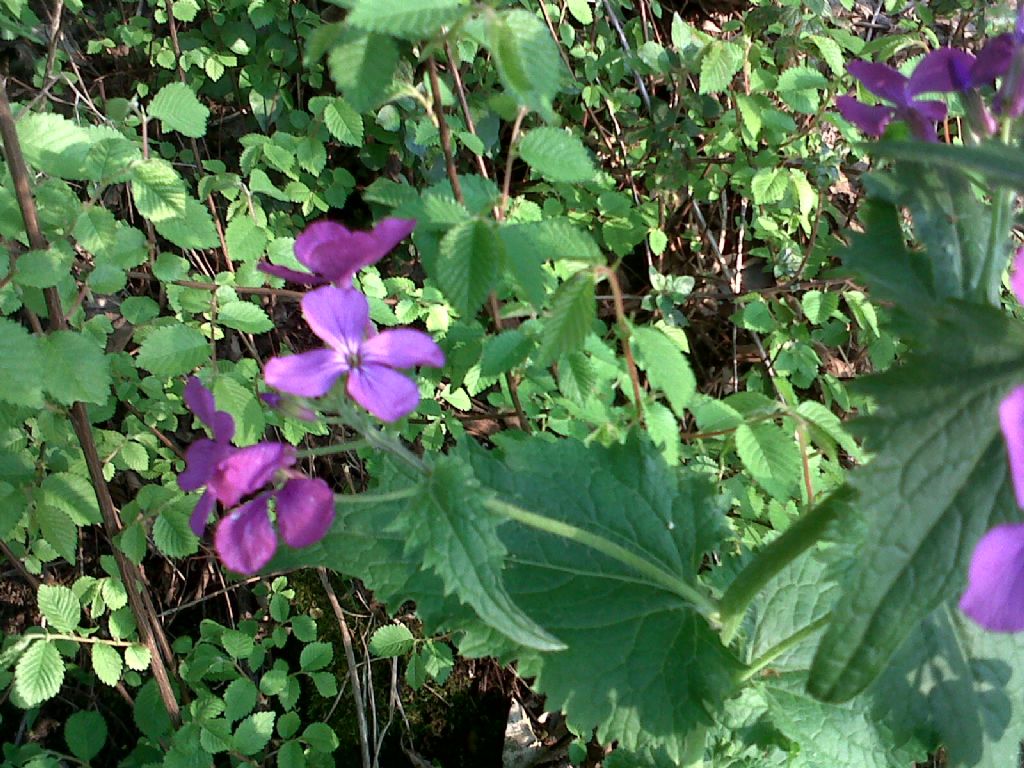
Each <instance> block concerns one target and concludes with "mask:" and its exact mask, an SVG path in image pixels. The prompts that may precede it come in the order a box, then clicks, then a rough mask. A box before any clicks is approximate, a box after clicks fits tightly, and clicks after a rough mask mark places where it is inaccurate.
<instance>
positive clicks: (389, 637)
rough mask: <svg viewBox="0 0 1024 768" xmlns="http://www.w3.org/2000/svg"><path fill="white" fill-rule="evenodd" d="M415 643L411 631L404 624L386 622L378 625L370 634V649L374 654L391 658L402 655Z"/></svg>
mask: <svg viewBox="0 0 1024 768" xmlns="http://www.w3.org/2000/svg"><path fill="white" fill-rule="evenodd" d="M415 644H416V641H415V639H414V638H413V636H412V632H410V631H409V628H408V627H407V626H405V624H388V625H386V626H383V627H378V628H377V629H376V630H375V631H374V633H373V635H371V636H370V651H371V652H372V653H373V655H374V656H380V657H382V658H385V659H392V658H394V657H396V656H404V655H405V654H407V653H409V651H411V650H412V649H413V646H414V645H415Z"/></svg>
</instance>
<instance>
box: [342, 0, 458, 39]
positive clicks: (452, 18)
mask: <svg viewBox="0 0 1024 768" xmlns="http://www.w3.org/2000/svg"><path fill="white" fill-rule="evenodd" d="M468 9H469V7H468V6H467V4H466V3H465V2H464V1H463V0H417V2H415V3H410V2H408V0H355V4H354V5H353V7H352V10H351V11H350V12H349V14H348V16H347V17H346V19H345V20H346V21H347V22H348V23H349V24H351V25H352V26H353V27H358V28H360V29H365V30H366V31H367V32H383V33H385V34H388V35H394V36H395V37H404V38H407V39H409V40H422V39H426V38H429V37H432V36H433V35H434V34H435V33H436V32H437V31H438V30H440V29H441V27H450V26H451V25H452V24H454V23H455V22H456V21H458V20H459V19H460V18H462V16H463V15H464V14H465V13H466V11H467V10H468Z"/></svg>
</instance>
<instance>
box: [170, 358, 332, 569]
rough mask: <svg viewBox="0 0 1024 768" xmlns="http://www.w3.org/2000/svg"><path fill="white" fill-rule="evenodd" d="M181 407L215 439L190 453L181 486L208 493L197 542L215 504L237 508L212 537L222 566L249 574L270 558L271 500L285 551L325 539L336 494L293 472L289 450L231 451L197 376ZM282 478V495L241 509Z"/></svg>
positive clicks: (224, 423)
mask: <svg viewBox="0 0 1024 768" xmlns="http://www.w3.org/2000/svg"><path fill="white" fill-rule="evenodd" d="M185 403H186V404H187V405H188V407H189V408H190V409H191V410H192V412H193V413H195V415H196V416H197V417H198V418H199V420H200V421H202V422H203V423H204V424H207V425H208V426H210V427H211V429H212V431H213V440H210V439H208V438H203V439H200V440H197V441H196V442H195V443H193V444H192V445H191V446H190V447H189V449H188V451H187V452H186V454H185V460H186V469H185V471H184V472H182V473H181V474H180V475H178V485H179V487H180V488H181V489H182V490H183V491H196V490H198V489H199V488H201V487H203V486H204V485H205V486H206V490H205V491H204V492H203V495H202V496H201V497H200V499H199V502H198V503H197V504H196V507H195V510H194V511H193V513H192V517H191V519H190V520H189V523H190V525H191V527H192V531H193V532H194V533H195V534H196V536H202V534H203V530H204V529H205V528H206V522H207V520H208V519H209V517H210V513H211V512H213V509H214V506H215V505H216V503H217V502H218V501H219V502H220V503H221V505H222V506H223V507H224V508H225V509H231V508H232V507H234V508H235V509H233V510H232V511H231V512H229V513H228V515H227V516H226V517H225V518H224V519H223V520H221V522H220V524H219V525H218V526H217V533H216V535H215V536H214V546H215V548H216V550H217V554H218V555H219V556H220V558H221V560H222V561H223V562H224V564H225V565H227V566H228V567H229V568H231V569H233V570H236V571H239V572H241V573H254V572H255V571H257V570H259V569H260V568H262V567H263V566H264V565H266V564H267V563H268V562H269V561H270V558H271V557H273V556H274V552H275V550H276V549H277V536H276V535H275V534H274V529H273V526H272V525H271V523H270V518H269V517H268V515H267V505H268V502H269V501H270V500H271V499H275V501H276V512H277V525H278V529H279V530H280V532H281V537H282V538H283V539H284V540H285V542H286V543H287V544H288V545H289V546H293V547H306V546H309V545H310V544H313V543H315V542H317V541H319V540H320V539H321V538H323V536H324V535H325V534H326V533H327V529H328V528H330V525H331V523H332V522H333V520H334V497H333V494H332V493H331V490H330V488H329V487H328V486H327V484H326V483H325V482H323V481H322V480H311V479H309V478H307V477H304V476H302V475H300V474H299V473H297V472H296V471H295V470H293V469H291V466H292V465H293V464H294V463H295V450H294V449H293V448H292V447H291V446H288V445H285V444H283V443H270V442H267V443H258V444H256V445H250V446H248V447H246V448H235V447H234V446H233V445H231V442H230V441H231V438H232V436H233V435H234V432H235V422H234V420H233V419H232V418H231V416H230V415H229V414H227V413H225V412H224V411H218V410H216V408H215V405H214V400H213V394H212V393H211V392H210V390H208V389H207V388H206V387H204V386H203V384H202V382H200V381H199V379H197V378H195V377H192V378H190V379H189V380H188V383H187V384H186V385H185ZM279 475H284V476H286V477H287V478H288V479H287V481H286V482H285V484H284V486H283V487H282V488H280V489H277V490H270V491H265V492H263V493H260V494H259V495H258V496H255V497H254V498H252V499H250V500H249V501H247V502H246V503H244V504H241V506H238V505H239V504H240V503H241V501H242V500H243V499H244V498H246V497H248V496H251V495H252V494H254V493H256V492H257V491H260V490H261V489H263V488H265V487H266V486H267V485H269V484H270V483H272V482H273V481H274V480H275V478H276V477H278V476H279ZM261 517H262V519H260V518H261ZM268 532H269V535H268Z"/></svg>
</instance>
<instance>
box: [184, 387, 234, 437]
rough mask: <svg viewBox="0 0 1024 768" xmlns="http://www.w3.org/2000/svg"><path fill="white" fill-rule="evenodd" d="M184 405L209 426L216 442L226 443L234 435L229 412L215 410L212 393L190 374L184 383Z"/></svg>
mask: <svg viewBox="0 0 1024 768" xmlns="http://www.w3.org/2000/svg"><path fill="white" fill-rule="evenodd" d="M185 405H187V406H188V408H189V410H190V411H192V413H194V414H195V415H196V416H198V417H199V420H200V421H201V422H203V423H204V424H206V425H207V426H208V427H210V429H211V430H212V431H213V436H214V437H215V438H216V439H217V442H219V443H227V442H230V440H231V438H232V437H234V436H235V420H234V419H233V418H231V415H230V414H228V413H225V412H224V411H218V410H217V407H216V405H215V404H214V401H213V393H212V392H210V390H208V389H207V388H206V387H204V386H203V382H201V381H200V380H199V379H197V378H196V377H195V376H190V377H189V380H188V383H187V384H185Z"/></svg>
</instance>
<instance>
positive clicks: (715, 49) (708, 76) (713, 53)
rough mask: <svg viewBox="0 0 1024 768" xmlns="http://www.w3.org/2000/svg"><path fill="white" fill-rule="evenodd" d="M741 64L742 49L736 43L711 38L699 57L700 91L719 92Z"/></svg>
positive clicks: (727, 85)
mask: <svg viewBox="0 0 1024 768" xmlns="http://www.w3.org/2000/svg"><path fill="white" fill-rule="evenodd" d="M742 66H743V49H742V48H741V47H740V46H739V45H737V44H736V43H730V42H727V41H725V40H713V41H711V42H710V43H709V44H708V45H707V46H706V47H705V48H704V52H703V55H702V56H701V58H700V93H702V94H705V93H721V92H722V91H724V90H726V89H727V88H728V87H729V85H730V84H731V83H732V79H733V77H735V76H736V73H737V72H739V71H740V68H741V67H742Z"/></svg>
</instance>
